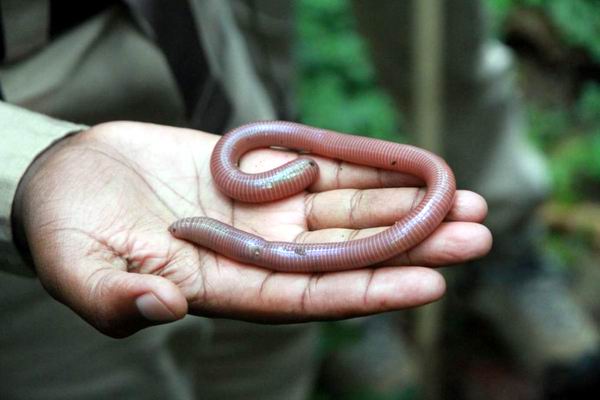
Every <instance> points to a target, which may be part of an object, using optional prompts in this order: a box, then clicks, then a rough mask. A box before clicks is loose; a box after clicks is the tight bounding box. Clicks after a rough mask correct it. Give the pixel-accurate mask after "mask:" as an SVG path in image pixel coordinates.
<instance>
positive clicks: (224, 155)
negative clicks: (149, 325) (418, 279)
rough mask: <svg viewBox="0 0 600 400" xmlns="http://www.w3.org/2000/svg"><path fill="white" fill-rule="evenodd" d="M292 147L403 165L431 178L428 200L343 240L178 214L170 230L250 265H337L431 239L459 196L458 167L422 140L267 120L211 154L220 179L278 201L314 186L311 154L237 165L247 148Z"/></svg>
mask: <svg viewBox="0 0 600 400" xmlns="http://www.w3.org/2000/svg"><path fill="white" fill-rule="evenodd" d="M270 146H276V147H285V148H291V149H297V150H299V151H302V152H303V153H312V154H318V155H321V156H325V157H329V158H335V159H338V160H344V161H347V162H351V163H355V164H362V165H368V166H372V167H376V168H380V169H386V170H392V171H399V172H404V173H408V174H411V175H414V176H416V177H418V178H420V179H422V180H423V181H424V182H425V183H426V185H427V193H426V195H425V197H424V198H423V200H421V202H420V203H419V204H418V205H417V206H416V207H415V208H413V209H412V210H411V211H410V212H409V213H408V214H406V215H405V216H404V217H402V218H401V219H400V220H399V221H397V222H396V223H395V224H394V225H393V226H392V227H390V228H388V229H387V230H385V231H383V232H381V233H378V234H376V235H373V236H369V237H367V238H364V239H358V240H352V241H348V242H337V243H290V242H270V241H267V240H265V239H263V238H261V237H259V236H256V235H252V234H250V233H246V232H243V231H240V230H239V229H236V228H234V227H232V226H229V225H227V224H224V223H222V222H219V221H217V220H214V219H212V218H208V217H191V218H183V219H180V220H178V221H175V222H174V223H173V224H172V225H171V226H170V227H169V231H170V232H171V233H172V234H173V235H174V236H175V237H177V238H180V239H184V240H188V241H190V242H193V243H196V244H198V245H200V246H203V247H206V248H209V249H211V250H214V251H216V252H217V253H220V254H223V255H225V256H227V257H229V258H232V259H235V260H238V261H241V262H243V263H247V264H253V265H257V266H261V267H264V268H267V269H271V270H276V271H283V272H331V271H342V270H349V269H356V268H361V267H367V266H372V265H374V264H378V263H381V262H383V261H386V260H388V259H390V258H393V257H394V256H397V255H399V254H401V253H403V252H405V251H407V250H409V249H411V248H412V247H414V246H416V245H417V244H419V243H420V242H422V241H423V240H424V239H425V238H427V237H428V236H429V235H430V234H431V233H433V231H434V230H435V229H436V228H437V227H438V226H439V225H440V224H441V222H442V221H443V220H444V218H445V217H446V214H448V212H449V211H450V208H451V207H452V204H453V202H454V195H455V192H456V183H455V180H454V174H453V173H452V171H451V170H450V168H449V167H448V165H447V164H446V163H445V162H444V160H442V159H441V158H440V157H438V156H436V155H435V154H433V153H430V152H428V151H426V150H423V149H419V148H417V147H413V146H409V145H403V144H398V143H391V142H386V141H383V140H378V139H372V138H366V137H361V136H351V135H346V134H342V133H338V132H333V131H328V130H324V129H318V128H313V127H309V126H305V125H300V124H296V123H291V122H282V121H266V122H257V123H253V124H248V125H244V126H241V127H239V128H236V129H234V130H232V131H230V132H229V133H227V134H226V135H225V136H223V137H222V138H221V140H220V141H219V143H217V145H216V147H215V149H214V151H213V153H212V158H211V171H212V175H213V177H214V180H215V183H216V184H217V186H218V187H219V188H220V189H221V191H223V193H225V194H226V195H228V196H230V197H232V198H234V199H237V200H240V201H244V202H268V201H274V200H279V199H282V198H285V197H288V196H291V195H293V194H296V193H298V192H300V191H301V190H304V189H305V188H307V187H308V186H310V185H311V184H312V183H313V182H314V181H315V180H316V179H317V176H318V173H319V169H318V166H317V164H316V163H315V162H314V161H313V160H311V159H310V158H307V157H300V158H298V159H296V160H294V161H292V162H289V163H287V164H284V165H282V166H281V167H278V168H275V169H273V170H271V171H267V172H263V173H259V174H247V173H244V172H241V171H240V170H239V168H238V161H239V159H240V158H241V157H242V155H243V154H245V153H246V152H248V151H250V150H253V149H256V148H261V147H270Z"/></svg>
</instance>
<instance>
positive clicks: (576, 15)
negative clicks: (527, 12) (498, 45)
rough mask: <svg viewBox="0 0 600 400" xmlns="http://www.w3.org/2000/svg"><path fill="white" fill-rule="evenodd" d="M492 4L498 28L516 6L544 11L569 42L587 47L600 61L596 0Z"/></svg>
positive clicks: (599, 6)
mask: <svg viewBox="0 0 600 400" xmlns="http://www.w3.org/2000/svg"><path fill="white" fill-rule="evenodd" d="M489 4H490V6H491V7H490V9H491V10H492V13H493V16H494V20H493V21H494V24H495V26H496V27H498V26H500V25H501V24H502V22H503V20H504V18H505V17H506V15H507V14H508V13H510V12H511V10H513V9H514V8H515V7H535V8H538V9H540V10H543V11H544V12H545V13H547V14H548V15H549V16H550V18H551V19H552V22H553V23H554V24H555V25H556V27H557V28H558V30H559V31H560V32H561V34H562V36H563V38H564V40H565V41H567V42H569V43H570V44H572V45H575V46H583V47H585V48H587V49H588V50H589V51H591V52H592V53H593V54H594V56H595V57H596V58H597V59H600V40H598V38H600V17H599V15H600V4H599V2H598V1H596V0H491V1H489Z"/></svg>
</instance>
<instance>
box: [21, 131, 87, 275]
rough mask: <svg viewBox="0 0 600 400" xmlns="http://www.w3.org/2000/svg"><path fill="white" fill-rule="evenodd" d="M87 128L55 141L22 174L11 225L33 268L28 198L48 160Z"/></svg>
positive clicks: (23, 253) (27, 262)
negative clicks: (27, 232) (28, 224)
mask: <svg viewBox="0 0 600 400" xmlns="http://www.w3.org/2000/svg"><path fill="white" fill-rule="evenodd" d="M85 131H86V130H84V129H82V130H80V131H74V132H70V133H68V134H66V135H65V136H63V137H62V138H60V139H58V140H56V141H54V142H53V143H52V144H51V145H50V146H48V147H46V148H45V149H43V150H42V151H41V152H40V153H38V154H37V155H36V156H35V157H34V159H33V160H32V161H31V163H30V164H29V166H28V167H27V168H26V170H25V172H24V173H23V175H22V176H21V179H20V180H19V183H18V185H17V189H16V191H15V195H14V197H13V201H12V207H11V214H10V226H11V231H12V239H13V244H14V245H15V247H16V249H17V251H18V252H19V254H20V256H21V257H22V259H23V260H24V261H25V262H26V264H27V265H28V266H30V267H32V268H33V258H32V255H31V252H30V249H29V244H28V241H27V234H26V229H25V227H26V223H27V218H28V217H29V216H30V210H29V209H28V207H27V204H28V198H29V197H30V196H31V195H32V193H35V186H36V184H35V182H36V177H38V176H39V174H40V173H41V172H42V171H43V170H44V166H45V165H47V163H48V160H50V159H52V158H53V156H55V155H56V154H57V153H58V152H60V150H61V149H63V148H65V147H66V146H68V145H69V143H71V142H72V141H73V139H74V137H76V136H79V135H80V134H81V133H82V132H85Z"/></svg>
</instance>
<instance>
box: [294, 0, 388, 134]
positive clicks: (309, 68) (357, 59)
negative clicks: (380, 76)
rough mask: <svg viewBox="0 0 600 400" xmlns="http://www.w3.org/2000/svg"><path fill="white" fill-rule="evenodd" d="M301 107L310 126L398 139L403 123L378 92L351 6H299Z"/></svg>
mask: <svg viewBox="0 0 600 400" xmlns="http://www.w3.org/2000/svg"><path fill="white" fill-rule="evenodd" d="M298 17H299V23H298V29H299V36H300V40H299V46H298V52H297V57H298V61H299V65H300V75H301V80H300V85H299V107H300V114H301V119H302V121H303V122H305V123H307V124H309V125H315V126H318V127H322V128H329V129H334V130H338V131H341V132H348V133H354V134H359V135H368V136H373V137H379V138H388V139H394V138H397V137H398V136H397V134H398V132H399V124H398V117H397V115H396V113H395V111H394V108H393V105H392V102H391V100H390V99H389V97H388V96H387V95H386V94H385V93H384V92H383V91H382V90H381V89H380V88H379V87H378V86H377V84H376V77H375V72H374V69H373V66H372V64H371V62H370V58H369V55H368V51H367V49H366V46H365V43H364V42H363V40H362V38H361V37H360V36H359V35H358V33H357V32H356V28H355V21H354V18H353V16H352V12H351V9H350V4H349V2H348V1H346V0H302V1H299V2H298Z"/></svg>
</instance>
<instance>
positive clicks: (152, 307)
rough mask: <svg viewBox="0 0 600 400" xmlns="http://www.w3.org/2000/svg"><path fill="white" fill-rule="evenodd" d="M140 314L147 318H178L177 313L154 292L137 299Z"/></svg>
mask: <svg viewBox="0 0 600 400" xmlns="http://www.w3.org/2000/svg"><path fill="white" fill-rule="evenodd" d="M135 305H136V306H137V309H138V310H139V312H140V314H142V315H143V316H144V318H146V319H147V320H150V321H157V322H166V321H174V320H176V319H177V317H176V316H175V314H173V313H172V312H171V310H169V308H168V307H167V306H166V305H165V304H164V303H163V302H162V301H160V299H159V298H158V297H156V295H155V294H154V293H152V292H150V293H146V294H143V295H141V296H140V297H138V298H137V299H136V300H135Z"/></svg>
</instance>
